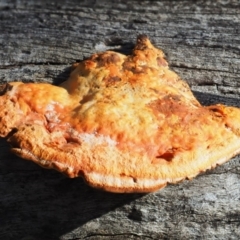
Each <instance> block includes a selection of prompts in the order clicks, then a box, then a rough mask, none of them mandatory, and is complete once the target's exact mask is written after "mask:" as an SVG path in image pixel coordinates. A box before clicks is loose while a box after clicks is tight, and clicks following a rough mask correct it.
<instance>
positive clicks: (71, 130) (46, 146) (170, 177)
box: [0, 36, 240, 192]
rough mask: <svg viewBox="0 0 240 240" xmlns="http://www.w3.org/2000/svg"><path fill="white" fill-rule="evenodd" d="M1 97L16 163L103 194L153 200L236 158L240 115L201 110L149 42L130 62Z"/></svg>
mask: <svg viewBox="0 0 240 240" xmlns="http://www.w3.org/2000/svg"><path fill="white" fill-rule="evenodd" d="M0 90H1V96H0V136H2V137H7V139H8V141H9V143H10V144H11V146H12V151H13V152H14V153H15V154H17V155H19V156H20V157H22V158H25V159H28V160H32V161H34V162H36V163H37V164H39V165H41V166H43V167H46V168H54V169H56V170H58V171H60V172H63V173H64V174H66V175H67V176H69V177H78V176H81V177H84V179H85V180H86V182H87V183H88V184H90V185H91V186H93V187H97V188H101V189H104V190H108V191H113V192H150V191H154V190H157V189H160V188H162V187H164V186H165V185H166V184H167V183H168V182H171V183H175V182H178V181H180V180H182V179H185V178H192V177H194V176H196V175H197V174H198V173H199V172H202V171H205V170H207V169H210V168H213V167H215V166H216V165H218V164H221V163H224V162H225V161H227V160H229V159H230V158H231V157H232V156H234V155H236V154H238V153H239V152H240V137H239V133H240V124H239V123H240V121H239V120H240V110H239V109H237V108H233V107H226V106H224V105H215V106H209V107H203V106H201V105H200V103H199V102H198V101H197V100H196V99H195V97H194V96H193V94H192V92H191V90H190V88H189V86H188V85H187V84H186V82H184V81H183V80H181V79H180V77H179V76H178V75H177V74H176V73H174V72H173V71H171V70H170V69H169V68H168V63H167V61H166V60H165V58H164V54H163V52H162V51H161V50H160V49H157V48H155V47H154V46H153V45H152V44H151V43H150V41H149V39H148V38H147V37H146V36H139V37H138V39H137V43H136V46H135V48H134V50H133V53H132V55H129V56H125V55H123V54H120V53H116V52H112V51H107V52H103V53H98V54H94V55H93V56H91V57H90V58H89V59H87V60H84V61H82V62H80V63H76V64H74V65H73V70H72V72H71V75H70V77H69V79H68V80H67V81H65V82H64V83H62V84H61V85H60V86H53V85H51V84H45V83H27V84H24V83H21V82H12V83H9V84H7V85H5V86H2V87H1V89H0Z"/></svg>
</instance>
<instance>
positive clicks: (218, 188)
mask: <svg viewBox="0 0 240 240" xmlns="http://www.w3.org/2000/svg"><path fill="white" fill-rule="evenodd" d="M239 13H240V4H239V2H238V1H225V0H220V1H185V0H179V1H167V0H165V1H145V0H144V1H137V0H135V1H124V0H115V1H106V0H102V1H98V0H91V1H77V0H75V1H74V0H69V1H64V0H59V1H56V0H53V1H47V0H45V1H33V0H30V1H27V0H19V1H13V0H2V1H1V2H0V82H10V81H14V80H21V81H24V82H49V83H54V84H58V83H59V82H62V81H63V80H64V79H66V78H67V77H68V75H69V71H70V65H71V64H72V63H74V62H76V61H80V60H82V59H84V58H86V57H89V56H90V55H91V54H92V53H95V52H98V51H105V50H107V49H112V50H115V51H119V52H122V53H127V54H128V53H130V52H131V50H132V47H133V45H134V43H135V40H136V36H137V35H138V34H143V33H144V34H147V35H148V36H149V37H150V39H151V40H152V41H153V42H154V44H155V45H156V46H158V47H160V48H162V49H163V50H164V52H165V53H166V56H167V59H168V61H169V63H170V67H171V68H172V69H174V71H176V72H177V73H178V74H179V75H180V76H181V77H182V78H183V79H185V80H187V81H188V83H189V84H190V86H191V88H192V89H193V90H194V91H195V94H196V96H197V97H198V99H199V100H200V101H201V102H202V103H204V104H212V103H217V102H222V103H225V104H229V105H235V106H239V107H240V104H239V85H240V83H239V76H240V64H239V62H240V57H239V52H240V48H239V42H240V38H239V31H240V30H239V24H240V17H239V16H240V15H239ZM0 149H1V151H0V194H1V195H0V239H22V240H23V239H24V240H38V239H39V240H40V239H47V240H48V239H62V240H67V239H68V240H70V239H91V240H93V239H239V237H240V228H239V225H240V205H239V200H240V164H239V161H240V158H239V157H235V158H234V159H233V160H231V161H230V162H228V163H226V164H224V165H223V166H220V167H217V168H216V169H215V170H211V171H208V172H206V173H203V174H201V175H200V176H198V177H197V178H195V179H194V180H192V181H184V182H182V183H179V184H177V185H169V186H168V187H166V188H165V189H163V190H161V191H158V192H156V193H151V194H145V195H143V194H112V193H106V192H101V191H97V190H95V189H92V188H90V187H88V186H86V185H85V184H84V182H83V180H82V179H67V178H66V177H64V176H62V175H61V174H60V173H57V172H55V171H52V170H45V169H42V168H40V167H38V166H36V165H35V164H33V163H31V162H28V161H23V160H22V159H20V158H18V157H16V156H14V155H12V154H11V153H10V152H9V146H8V144H7V143H6V142H5V140H4V139H1V140H0Z"/></svg>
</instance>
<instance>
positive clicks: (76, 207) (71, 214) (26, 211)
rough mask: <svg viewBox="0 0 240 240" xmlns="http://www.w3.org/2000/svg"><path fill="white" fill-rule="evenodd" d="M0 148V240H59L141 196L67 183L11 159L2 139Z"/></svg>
mask: <svg viewBox="0 0 240 240" xmlns="http://www.w3.org/2000/svg"><path fill="white" fill-rule="evenodd" d="M0 148H1V156H0V157H1V161H0V167H1V168H0V173H1V175H0V193H1V200H0V216H4V217H1V219H0V225H1V233H0V236H1V239H25V238H26V239H40V238H41V239H59V237H60V236H62V235H64V234H65V233H68V232H70V231H72V230H74V229H76V228H79V227H81V226H82V225H84V224H85V223H87V222H88V221H90V220H92V219H94V218H98V217H101V215H104V214H106V213H108V212H109V211H111V210H113V209H115V208H117V207H119V206H122V205H124V204H126V203H129V202H131V201H133V200H134V199H136V198H140V197H142V196H143V194H113V193H106V192H102V191H98V190H95V189H92V188H90V187H88V186H87V185H86V184H85V183H84V182H83V180H82V179H80V178H76V179H69V178H66V177H64V176H63V175H61V174H60V173H57V172H55V171H51V170H45V169H42V168H40V167H38V166H37V165H35V164H33V163H31V162H26V161H24V160H22V159H19V158H18V157H15V156H14V155H12V154H11V153H9V150H8V147H7V145H6V143H4V140H3V139H1V141H0ZM6 183H7V184H6ZM27 237H30V238H27ZM39 237H40V238H39Z"/></svg>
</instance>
